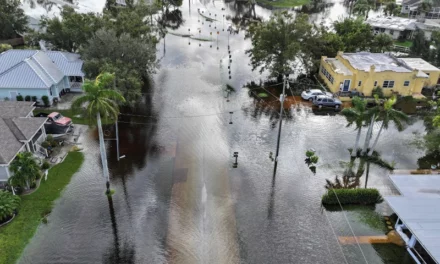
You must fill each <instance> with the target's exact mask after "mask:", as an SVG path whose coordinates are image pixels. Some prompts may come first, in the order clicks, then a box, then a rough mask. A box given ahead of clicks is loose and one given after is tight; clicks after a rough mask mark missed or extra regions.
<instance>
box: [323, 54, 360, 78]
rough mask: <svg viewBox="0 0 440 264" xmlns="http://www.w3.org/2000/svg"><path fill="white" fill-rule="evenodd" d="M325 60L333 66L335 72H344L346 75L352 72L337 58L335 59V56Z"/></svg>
mask: <svg viewBox="0 0 440 264" xmlns="http://www.w3.org/2000/svg"><path fill="white" fill-rule="evenodd" d="M325 61H326V62H327V63H329V64H331V65H332V66H333V69H334V70H335V72H336V73H341V74H344V75H346V76H347V75H348V76H351V75H353V73H352V72H351V71H350V69H348V68H347V67H345V65H344V64H343V63H342V62H341V61H339V60H338V59H336V58H328V59H326V60H325Z"/></svg>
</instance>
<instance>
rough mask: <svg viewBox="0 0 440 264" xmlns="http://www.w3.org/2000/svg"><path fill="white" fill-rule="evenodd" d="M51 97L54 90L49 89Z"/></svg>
mask: <svg viewBox="0 0 440 264" xmlns="http://www.w3.org/2000/svg"><path fill="white" fill-rule="evenodd" d="M49 92H50V96H52V88H49Z"/></svg>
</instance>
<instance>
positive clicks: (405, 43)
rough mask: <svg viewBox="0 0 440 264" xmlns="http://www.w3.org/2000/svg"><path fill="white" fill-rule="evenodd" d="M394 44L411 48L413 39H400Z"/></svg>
mask: <svg viewBox="0 0 440 264" xmlns="http://www.w3.org/2000/svg"><path fill="white" fill-rule="evenodd" d="M394 44H395V45H398V46H403V47H407V48H411V46H412V41H411V40H404V41H400V40H398V41H395V42H394Z"/></svg>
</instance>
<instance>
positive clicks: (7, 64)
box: [0, 50, 84, 103]
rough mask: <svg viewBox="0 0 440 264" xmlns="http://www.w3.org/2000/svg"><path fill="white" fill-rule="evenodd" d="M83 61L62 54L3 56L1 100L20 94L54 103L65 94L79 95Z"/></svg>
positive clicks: (17, 52) (25, 52)
mask: <svg viewBox="0 0 440 264" xmlns="http://www.w3.org/2000/svg"><path fill="white" fill-rule="evenodd" d="M82 66H83V61H82V60H81V59H80V56H79V55H78V54H74V53H69V52H60V51H42V50H8V51H5V52H3V53H1V54H0V100H12V101H14V100H16V98H17V96H18V95H21V96H23V97H26V96H31V97H32V96H34V97H36V98H37V100H38V101H39V102H41V97H42V96H47V97H48V98H49V101H50V102H51V103H52V102H53V100H54V99H57V100H60V98H61V96H62V95H63V94H65V93H66V92H80V91H81V86H82V83H83V81H84V73H83V71H82Z"/></svg>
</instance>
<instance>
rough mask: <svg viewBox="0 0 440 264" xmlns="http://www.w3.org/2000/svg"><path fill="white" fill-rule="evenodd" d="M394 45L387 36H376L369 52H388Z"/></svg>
mask: <svg viewBox="0 0 440 264" xmlns="http://www.w3.org/2000/svg"><path fill="white" fill-rule="evenodd" d="M393 45H394V41H393V38H392V37H391V36H390V35H388V34H384V33H381V34H377V35H376V36H374V39H373V43H372V47H371V51H373V52H380V53H382V52H385V51H390V50H391V48H392V47H393Z"/></svg>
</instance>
